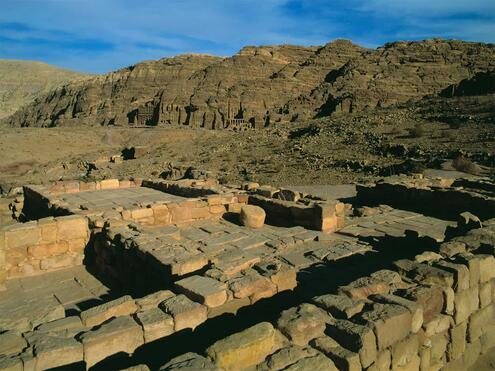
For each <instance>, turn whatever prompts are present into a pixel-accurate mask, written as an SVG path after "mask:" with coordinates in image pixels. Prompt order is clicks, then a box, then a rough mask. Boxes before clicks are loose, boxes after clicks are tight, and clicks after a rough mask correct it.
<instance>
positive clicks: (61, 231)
mask: <svg viewBox="0 0 495 371" xmlns="http://www.w3.org/2000/svg"><path fill="white" fill-rule="evenodd" d="M88 234H89V229H88V219H86V218H85V217H82V216H79V215H69V216H61V217H58V218H57V240H58V241H68V240H72V239H75V238H87V237H88Z"/></svg>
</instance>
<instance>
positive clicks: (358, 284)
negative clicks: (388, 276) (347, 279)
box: [339, 277, 390, 300]
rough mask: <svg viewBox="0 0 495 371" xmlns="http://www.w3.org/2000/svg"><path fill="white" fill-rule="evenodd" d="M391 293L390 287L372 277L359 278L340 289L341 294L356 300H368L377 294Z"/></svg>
mask: <svg viewBox="0 0 495 371" xmlns="http://www.w3.org/2000/svg"><path fill="white" fill-rule="evenodd" d="M389 292H390V287H389V285H388V284H387V283H386V282H384V281H382V280H379V279H376V278H372V277H362V278H358V279H357V280H355V281H353V282H351V283H350V284H348V285H346V286H341V287H339V293H340V294H345V295H347V296H348V297H350V298H351V299H354V300H361V299H366V298H368V296H370V295H375V294H388V293H389Z"/></svg>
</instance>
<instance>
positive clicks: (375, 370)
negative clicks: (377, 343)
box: [367, 349, 392, 371]
mask: <svg viewBox="0 0 495 371" xmlns="http://www.w3.org/2000/svg"><path fill="white" fill-rule="evenodd" d="M391 364H392V355H391V354H390V350H388V349H385V350H383V351H381V352H380V353H378V355H377V357H376V361H375V363H373V364H372V365H371V366H370V367H368V368H367V371H389V370H390V365H391Z"/></svg>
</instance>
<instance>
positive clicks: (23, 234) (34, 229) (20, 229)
mask: <svg viewBox="0 0 495 371" xmlns="http://www.w3.org/2000/svg"><path fill="white" fill-rule="evenodd" d="M4 232H5V247H6V250H9V249H18V248H21V247H24V246H32V245H36V244H37V243H38V242H39V241H40V239H41V229H40V228H39V227H38V225H37V224H36V222H29V223H23V224H14V225H12V226H8V227H4Z"/></svg>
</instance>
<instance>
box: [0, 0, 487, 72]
mask: <svg viewBox="0 0 495 371" xmlns="http://www.w3.org/2000/svg"><path fill="white" fill-rule="evenodd" d="M0 9H1V11H0V58H8V59H27V60H39V61H44V62H47V63H52V64H55V65H58V66H61V67H65V68H70V69H74V70H78V71H85V72H108V71H111V70H115V69H118V68H121V67H125V66H128V65H131V64H133V63H136V62H139V61H142V60H146V59H158V58H162V57H165V56H172V55H176V54H181V53H189V52H193V53H208V54H214V55H232V54H234V53H236V52H237V51H238V50H239V49H240V48H241V47H242V46H244V45H266V44H269V45H271V44H300V45H322V44H325V43H327V42H328V41H330V40H333V39H336V38H348V39H351V40H353V41H354V42H356V43H358V44H361V45H363V46H368V47H376V46H379V45H382V44H383V43H385V42H388V41H394V40H417V39H425V38H430V37H443V38H456V39H463V40H471V41H483V42H492V43H493V42H495V0H462V1H461V0H133V1H131V0H0Z"/></svg>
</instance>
